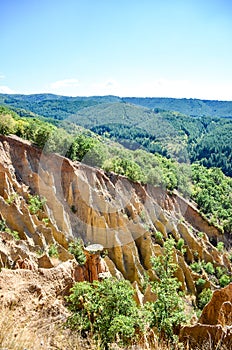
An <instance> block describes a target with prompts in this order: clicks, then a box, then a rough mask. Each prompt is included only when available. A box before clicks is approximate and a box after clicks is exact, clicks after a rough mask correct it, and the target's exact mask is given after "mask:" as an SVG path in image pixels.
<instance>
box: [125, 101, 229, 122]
mask: <svg viewBox="0 0 232 350" xmlns="http://www.w3.org/2000/svg"><path fill="white" fill-rule="evenodd" d="M231 97H232V96H231ZM123 100H124V101H126V102H129V103H133V104H135V105H139V106H143V107H147V108H151V109H163V110H166V111H176V112H180V113H183V114H187V115H189V116H194V117H203V116H213V117H223V118H228V117H229V118H232V101H217V100H199V99H192V98H190V99H187V98H181V99H180V98H159V97H151V98H137V97H127V98H124V99H123Z"/></svg>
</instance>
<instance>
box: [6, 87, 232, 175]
mask: <svg viewBox="0 0 232 350" xmlns="http://www.w3.org/2000/svg"><path fill="white" fill-rule="evenodd" d="M0 103H2V104H4V105H6V106H10V108H13V109H14V110H15V111H16V112H17V113H18V114H20V116H22V117H31V118H33V117H35V116H36V115H40V116H42V117H43V118H44V117H45V119H47V120H48V121H49V122H52V123H53V124H55V125H57V126H58V125H59V123H60V122H61V121H63V124H62V126H63V127H64V128H67V129H68V130H69V132H70V131H71V129H72V127H73V123H75V124H76V125H81V126H82V127H85V128H89V129H91V130H92V131H94V132H95V133H97V134H99V135H103V136H105V137H108V138H110V139H111V140H113V141H117V142H120V143H121V144H122V145H123V146H125V147H126V148H129V149H132V150H134V149H137V148H142V149H145V150H147V151H149V152H151V153H155V152H157V153H159V154H161V155H164V156H167V157H171V158H175V159H177V160H178V161H180V162H194V161H199V162H200V163H201V164H203V165H205V166H206V167H220V168H221V169H222V170H223V172H224V173H225V174H226V175H228V176H232V161H231V154H232V143H231V137H230V135H231V127H232V126H231V125H232V119H231V115H232V112H231V110H232V109H231V107H232V106H231V104H232V102H227V101H203V100H194V99H193V100H191V99H189V100H187V99H159V98H150V99H148V98H147V99H146V98H143V99H139V98H128V99H127V98H126V99H125V98H123V99H121V98H119V97H115V96H103V97H101V96H93V97H65V96H56V95H50V94H40V95H3V94H0ZM193 116H194V117H193ZM70 123H71V124H70Z"/></svg>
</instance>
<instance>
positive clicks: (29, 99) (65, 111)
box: [0, 94, 232, 119]
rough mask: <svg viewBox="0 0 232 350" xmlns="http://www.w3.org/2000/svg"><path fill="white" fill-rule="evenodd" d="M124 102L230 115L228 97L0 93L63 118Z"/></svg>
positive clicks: (10, 101) (4, 100)
mask: <svg viewBox="0 0 232 350" xmlns="http://www.w3.org/2000/svg"><path fill="white" fill-rule="evenodd" d="M123 101H124V102H128V103H130V104H135V105H139V106H143V107H146V108H150V109H155V111H157V109H162V110H165V111H176V112H180V113H183V114H187V115H189V116H198V117H200V116H216V117H230V118H232V101H217V100H199V99H186V98H181V99H178V98H160V97H152V98H139V97H125V98H120V97H117V96H90V97H68V96H59V95H53V94H34V95H16V94H0V104H6V105H8V106H11V107H16V108H22V109H26V110H30V111H33V112H34V113H37V114H40V115H43V116H47V117H55V118H56V119H64V118H66V117H68V116H69V115H70V114H73V113H76V112H77V111H78V110H80V109H82V108H85V107H89V106H93V105H97V104H99V103H111V102H123Z"/></svg>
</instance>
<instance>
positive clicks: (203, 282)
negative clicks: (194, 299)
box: [196, 278, 206, 287]
mask: <svg viewBox="0 0 232 350" xmlns="http://www.w3.org/2000/svg"><path fill="white" fill-rule="evenodd" d="M205 282H206V280H204V279H203V278H198V280H197V281H196V285H197V286H198V287H203V286H204V284H205Z"/></svg>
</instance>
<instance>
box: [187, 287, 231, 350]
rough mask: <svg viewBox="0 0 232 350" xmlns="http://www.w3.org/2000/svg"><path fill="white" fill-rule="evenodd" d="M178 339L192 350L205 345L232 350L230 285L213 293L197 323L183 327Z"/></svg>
mask: <svg viewBox="0 0 232 350" xmlns="http://www.w3.org/2000/svg"><path fill="white" fill-rule="evenodd" d="M180 339H181V340H182V341H185V342H188V343H189V345H190V346H191V347H192V348H194V347H195V346H198V347H199V346H200V345H202V346H203V345H206V343H208V346H209V345H211V348H210V349H219V348H220V349H222V348H223V349H231V348H232V283H230V284H229V285H228V286H227V287H225V288H222V289H220V290H216V291H214V293H213V296H212V299H211V300H210V302H209V303H208V304H207V305H206V306H205V307H204V309H203V311H202V314H201V317H200V319H199V320H198V323H197V324H195V325H193V326H190V327H183V329H182V330H181V337H180Z"/></svg>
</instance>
